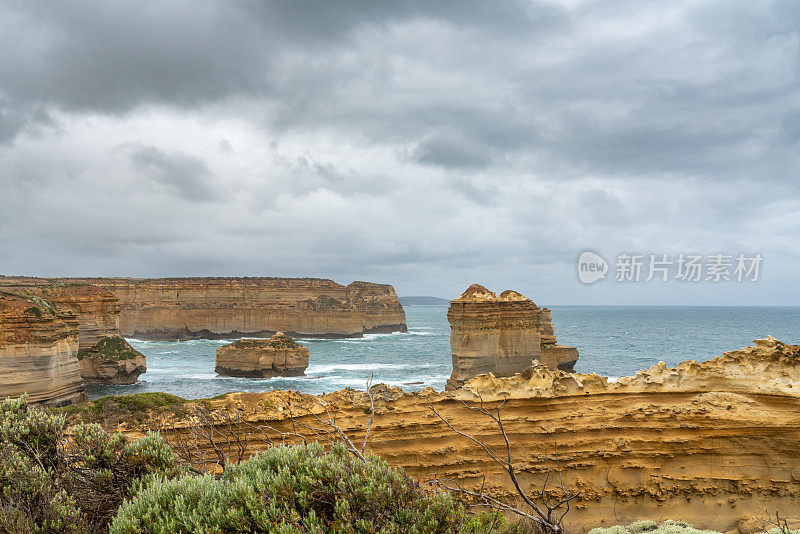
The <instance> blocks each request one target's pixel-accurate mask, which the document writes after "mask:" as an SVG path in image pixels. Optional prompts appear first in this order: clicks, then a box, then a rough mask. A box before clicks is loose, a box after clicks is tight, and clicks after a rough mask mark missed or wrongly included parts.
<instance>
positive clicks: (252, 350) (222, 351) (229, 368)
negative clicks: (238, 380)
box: [216, 332, 308, 378]
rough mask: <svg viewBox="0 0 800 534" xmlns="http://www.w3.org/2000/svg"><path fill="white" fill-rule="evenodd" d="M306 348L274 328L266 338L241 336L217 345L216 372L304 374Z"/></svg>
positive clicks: (259, 375) (252, 375) (251, 375)
mask: <svg viewBox="0 0 800 534" xmlns="http://www.w3.org/2000/svg"><path fill="white" fill-rule="evenodd" d="M306 367H308V349H307V348H305V347H303V346H302V345H300V344H299V343H297V342H296V341H295V340H294V339H292V338H290V337H288V336H286V335H285V334H284V333H283V332H277V333H276V334H275V335H273V336H272V337H270V338H269V339H240V340H239V341H234V342H233V343H231V344H229V345H225V346H222V347H220V348H218V349H217V366H216V372H217V374H220V375H223V376H240V377H246V378H270V377H274V376H303V375H304V374H305V370H306Z"/></svg>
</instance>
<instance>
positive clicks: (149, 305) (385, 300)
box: [0, 277, 406, 339]
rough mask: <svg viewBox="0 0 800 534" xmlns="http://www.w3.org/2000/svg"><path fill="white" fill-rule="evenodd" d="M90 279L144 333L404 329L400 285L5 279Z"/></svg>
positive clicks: (134, 333)
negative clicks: (118, 303)
mask: <svg viewBox="0 0 800 534" xmlns="http://www.w3.org/2000/svg"><path fill="white" fill-rule="evenodd" d="M54 282H62V283H64V282H73V283H74V282H79V283H87V282H88V283H91V284H92V285H95V286H99V287H103V288H105V289H108V290H109V291H111V292H112V293H113V294H114V295H115V296H116V297H117V298H118V299H119V301H120V307H121V313H120V331H121V332H122V335H123V336H126V337H136V338H142V339H198V338H212V339H215V338H216V339H219V338H226V337H236V336H250V337H266V336H269V335H272V334H274V333H275V332H278V331H281V332H286V333H287V334H288V335H291V336H294V337H311V336H314V337H359V336H363V334H365V333H380V332H387V333H388V332H397V331H400V332H405V331H406V319H405V313H404V312H403V307H402V306H401V305H400V302H399V300H398V298H397V294H396V293H395V291H394V288H392V286H390V285H385V284H373V283H369V282H353V283H351V284H349V285H347V286H343V285H340V284H337V283H336V282H334V281H332V280H326V279H316V278H161V279H147V280H142V279H135V278H82V279H37V278H9V277H0V285H3V284H10V283H17V284H19V283H26V284H44V283H54Z"/></svg>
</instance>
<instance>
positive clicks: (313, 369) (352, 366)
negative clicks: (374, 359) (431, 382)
mask: <svg viewBox="0 0 800 534" xmlns="http://www.w3.org/2000/svg"><path fill="white" fill-rule="evenodd" d="M425 367H437V365H436V364H433V363H418V364H407V363H332V364H328V365H319V364H317V365H311V366H309V367H308V369H307V370H306V374H321V373H332V372H334V371H379V370H394V371H398V370H403V369H420V368H425Z"/></svg>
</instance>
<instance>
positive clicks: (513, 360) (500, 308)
mask: <svg viewBox="0 0 800 534" xmlns="http://www.w3.org/2000/svg"><path fill="white" fill-rule="evenodd" d="M447 319H448V321H450V348H451V352H452V355H453V373H452V375H450V379H449V380H448V381H447V389H448V390H451V389H455V388H457V387H458V386H460V385H462V384H463V383H464V382H465V381H467V380H469V379H470V378H472V377H474V376H477V375H480V374H483V373H494V374H495V375H498V376H509V375H513V374H514V373H519V372H521V371H523V370H525V369H527V368H528V367H530V366H531V363H532V361H533V360H537V361H538V362H539V363H541V364H543V365H545V366H547V367H550V368H551V369H561V370H564V371H571V370H572V369H573V367H574V366H575V362H576V361H577V360H578V350H577V349H576V348H574V347H567V346H564V345H556V335H555V331H554V329H553V317H552V315H551V314H550V310H549V309H547V308H540V307H539V306H537V305H536V304H534V303H533V301H532V300H531V299H529V298H527V297H526V296H525V295H522V294H521V293H517V292H516V291H512V290H506V291H503V292H502V293H500V296H497V295H495V294H494V293H493V292H491V291H489V290H488V289H486V288H485V287H483V286H482V285H480V284H472V285H471V286H469V287H468V288H467V290H466V291H464V293H463V294H462V295H461V296H460V297H458V298H457V299H455V300H453V301H452V302H451V303H450V309H448V310H447Z"/></svg>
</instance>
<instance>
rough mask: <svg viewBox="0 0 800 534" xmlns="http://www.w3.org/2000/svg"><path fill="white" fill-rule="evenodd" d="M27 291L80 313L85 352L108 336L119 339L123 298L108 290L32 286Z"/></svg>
mask: <svg viewBox="0 0 800 534" xmlns="http://www.w3.org/2000/svg"><path fill="white" fill-rule="evenodd" d="M24 290H25V291H27V292H29V293H31V294H35V295H37V296H39V297H42V298H43V299H45V300H47V301H48V302H52V303H53V305H55V306H56V307H58V308H64V309H66V310H70V311H72V312H73V313H75V314H77V316H78V344H79V345H80V347H79V348H80V349H82V350H88V349H91V348H92V347H93V346H94V345H96V344H97V342H99V341H100V340H101V339H103V338H105V337H114V336H119V312H120V307H119V299H117V297H115V296H114V294H113V293H111V292H110V291H108V290H107V289H103V288H101V287H97V286H93V285H90V284H80V283H72V284H52V285H38V286H28V287H25V288H24Z"/></svg>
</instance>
